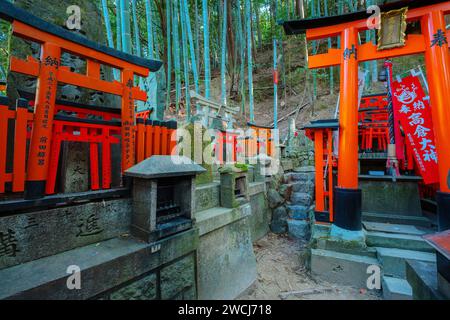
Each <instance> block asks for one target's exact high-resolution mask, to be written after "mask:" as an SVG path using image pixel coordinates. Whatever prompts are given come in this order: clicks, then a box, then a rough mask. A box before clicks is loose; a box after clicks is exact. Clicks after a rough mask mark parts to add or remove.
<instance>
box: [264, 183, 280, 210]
mask: <svg viewBox="0 0 450 320" xmlns="http://www.w3.org/2000/svg"><path fill="white" fill-rule="evenodd" d="M267 199H268V200H269V207H270V208H271V209H274V208H276V207H278V206H280V205H282V204H283V203H284V199H283V197H281V196H280V194H279V193H278V192H277V191H276V190H275V189H272V188H271V189H269V191H268V192H267Z"/></svg>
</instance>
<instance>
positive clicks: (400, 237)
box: [366, 231, 434, 252]
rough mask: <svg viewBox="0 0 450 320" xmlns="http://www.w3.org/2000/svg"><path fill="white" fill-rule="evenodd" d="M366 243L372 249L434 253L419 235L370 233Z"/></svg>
mask: <svg viewBox="0 0 450 320" xmlns="http://www.w3.org/2000/svg"><path fill="white" fill-rule="evenodd" d="M366 243H367V245H368V246H370V247H383V248H396V249H404V250H414V251H424V252H434V249H433V248H432V247H431V246H430V245H429V244H428V243H426V242H425V240H424V239H422V237H420V236H417V235H409V234H395V233H387V232H376V231H368V232H367V234H366Z"/></svg>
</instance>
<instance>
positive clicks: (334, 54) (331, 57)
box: [308, 48, 342, 69]
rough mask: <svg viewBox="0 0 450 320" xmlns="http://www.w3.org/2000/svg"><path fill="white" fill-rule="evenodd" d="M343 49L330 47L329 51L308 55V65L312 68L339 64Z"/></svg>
mask: <svg viewBox="0 0 450 320" xmlns="http://www.w3.org/2000/svg"><path fill="white" fill-rule="evenodd" d="M341 55H342V50H341V49H333V48H330V49H328V53H323V54H316V55H311V56H309V57H308V67H309V68H310V69H317V68H325V67H331V66H338V65H340V64H341Z"/></svg>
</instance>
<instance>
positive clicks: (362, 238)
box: [330, 224, 366, 246]
mask: <svg viewBox="0 0 450 320" xmlns="http://www.w3.org/2000/svg"><path fill="white" fill-rule="evenodd" d="M330 238H331V239H332V240H335V241H351V242H358V243H361V245H363V246H364V245H365V242H366V235H365V232H364V230H361V231H350V230H345V229H342V228H339V227H338V226H336V225H335V224H333V225H332V226H331V230H330Z"/></svg>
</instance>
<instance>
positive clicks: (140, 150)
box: [136, 123, 145, 163]
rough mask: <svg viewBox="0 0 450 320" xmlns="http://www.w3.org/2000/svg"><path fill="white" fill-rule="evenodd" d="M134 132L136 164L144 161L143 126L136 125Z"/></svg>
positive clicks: (141, 124) (140, 124)
mask: <svg viewBox="0 0 450 320" xmlns="http://www.w3.org/2000/svg"><path fill="white" fill-rule="evenodd" d="M136 127H137V132H136V147H137V152H136V153H137V154H136V156H137V162H138V163H139V162H142V161H144V160H145V125H144V124H143V123H138V124H137V126H136Z"/></svg>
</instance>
